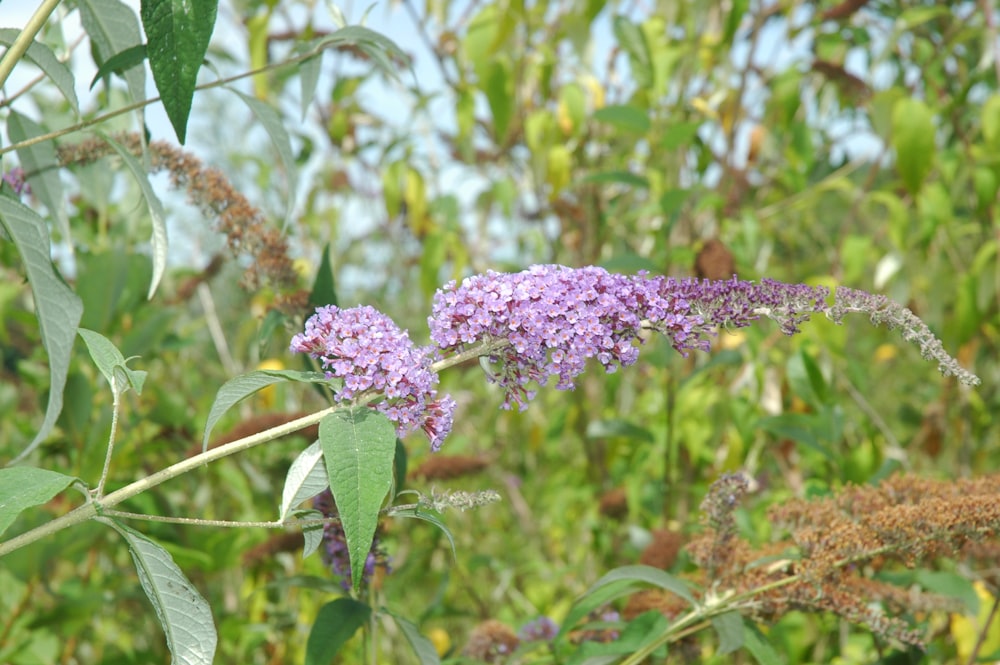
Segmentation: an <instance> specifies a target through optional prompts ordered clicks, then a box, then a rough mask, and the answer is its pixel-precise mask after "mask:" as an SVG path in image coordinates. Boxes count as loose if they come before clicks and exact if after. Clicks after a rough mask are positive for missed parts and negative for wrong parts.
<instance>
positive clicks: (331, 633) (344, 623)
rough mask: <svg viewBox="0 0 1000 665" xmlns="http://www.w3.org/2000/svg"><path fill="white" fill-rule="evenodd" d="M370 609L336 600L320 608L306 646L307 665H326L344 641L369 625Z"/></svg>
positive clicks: (331, 660) (346, 598)
mask: <svg viewBox="0 0 1000 665" xmlns="http://www.w3.org/2000/svg"><path fill="white" fill-rule="evenodd" d="M371 615H372V609H371V608H370V607H369V606H368V605H366V604H364V603H362V602H360V601H357V600H354V599H353V598H348V597H346V596H344V597H342V598H337V599H336V600H334V601H331V602H329V603H327V604H326V605H324V606H323V607H321V608H320V609H319V612H318V613H317V614H316V621H315V623H313V626H312V630H310V631H309V640H308V641H307V642H306V665H329V663H331V662H333V658H334V656H336V655H337V652H339V651H340V648H341V647H342V646H344V644H345V643H346V642H347V640H349V639H351V637H352V636H353V635H354V633H356V632H358V629H359V628H361V627H362V626H364V625H365V624H366V623H368V620H369V619H370V618H371Z"/></svg>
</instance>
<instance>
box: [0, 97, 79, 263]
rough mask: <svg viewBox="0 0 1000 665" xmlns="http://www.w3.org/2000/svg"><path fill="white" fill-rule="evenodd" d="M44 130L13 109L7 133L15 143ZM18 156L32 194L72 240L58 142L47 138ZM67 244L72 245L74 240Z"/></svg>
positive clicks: (65, 236)
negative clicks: (60, 174) (57, 152)
mask: <svg viewBox="0 0 1000 665" xmlns="http://www.w3.org/2000/svg"><path fill="white" fill-rule="evenodd" d="M44 133H45V130H43V129H42V128H41V127H40V126H39V125H37V124H36V123H35V121H33V120H31V119H30V118H28V117H26V116H23V115H21V114H20V113H18V112H17V111H13V110H12V111H11V112H10V115H8V116H7V136H8V137H9V138H10V140H11V142H13V143H18V142H19V141H23V140H25V139H29V138H34V137H36V136H41V135H42V134H44ZM17 157H18V159H20V160H21V166H22V167H23V168H24V173H25V178H26V180H27V182H28V184H29V185H31V193H32V194H33V195H34V196H36V197H37V198H38V200H39V201H41V202H42V205H44V206H45V207H46V208H47V209H48V211H49V214H50V215H52V216H53V217H55V218H56V220H58V222H59V231H60V233H62V236H63V239H64V240H69V238H70V231H69V218H68V217H67V216H66V209H65V206H64V205H63V188H62V180H60V179H59V161H58V160H57V159H56V149H55V145H54V144H53V143H52V141H44V142H42V143H36V144H34V145H29V146H27V147H24V148H18V149H17ZM67 244H70V245H72V243H67Z"/></svg>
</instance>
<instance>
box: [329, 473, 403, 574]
mask: <svg viewBox="0 0 1000 665" xmlns="http://www.w3.org/2000/svg"><path fill="white" fill-rule="evenodd" d="M313 506H314V507H315V508H316V510H318V511H320V512H321V513H323V517H337V515H338V513H337V504H336V502H334V500H333V493H332V492H330V490H329V488H328V489H326V490H323V491H322V492H320V493H319V494H318V495H316V498H315V499H313ZM320 554H321V556H322V557H323V563H325V564H326V565H327V566H329V567H330V571H331V572H332V573H333V574H334V575H336V576H337V577H339V578H340V586H341V587H343V588H344V590H345V591H346V590H348V589H350V588H351V555H350V552H349V551H348V549H347V537H346V536H345V535H344V528H343V527H342V526H341V525H340V522H330V523H329V524H324V525H323V549H322V550H321V552H320ZM377 567H381V568H382V569H383V570H384V571H385V572H386V573H390V572H392V568H391V566H390V565H389V555H388V554H386V551H385V549H384V548H383V547H382V544H381V542H380V541H379V537H378V535H376V536H375V539H374V540H373V541H372V547H371V550H369V552H368V556H367V557H366V558H365V570H364V573H363V574H362V577H361V579H362V583H363V584H367V583H368V582H369V581H371V578H372V575H374V574H375V569H376V568H377Z"/></svg>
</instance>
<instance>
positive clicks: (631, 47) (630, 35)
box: [612, 16, 653, 90]
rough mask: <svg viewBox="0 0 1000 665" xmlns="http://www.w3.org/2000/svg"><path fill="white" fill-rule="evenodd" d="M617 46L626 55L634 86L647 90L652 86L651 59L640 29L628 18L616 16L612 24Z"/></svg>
mask: <svg viewBox="0 0 1000 665" xmlns="http://www.w3.org/2000/svg"><path fill="white" fill-rule="evenodd" d="M612 29H613V31H614V33H615V39H617V40H618V46H620V47H621V49H622V50H623V51H625V52H626V53H627V54H628V61H629V66H630V67H631V68H632V77H633V78H634V79H635V82H636V85H638V86H639V87H640V88H642V89H644V90H645V89H648V88H650V87H651V86H652V85H653V58H652V56H651V55H650V52H649V43H648V42H647V41H646V35H645V34H643V32H642V28H640V27H639V26H638V25H636V24H635V23H633V22H632V21H631V20H629V19H628V17H625V16H616V17H615V18H614V20H613V23H612Z"/></svg>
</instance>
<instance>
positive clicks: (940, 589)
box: [916, 570, 980, 616]
mask: <svg viewBox="0 0 1000 665" xmlns="http://www.w3.org/2000/svg"><path fill="white" fill-rule="evenodd" d="M916 582H917V584H919V585H920V586H922V587H923V588H925V589H926V590H927V591H930V592H932V593H938V594H941V595H942V596H948V597H949V598H957V599H958V600H960V601H962V603H963V604H964V605H965V607H966V610H967V611H968V613H969V614H970V615H971V616H977V615H978V614H979V604H980V601H979V595H978V594H977V593H976V588H975V587H974V586H973V584H972V582H971V581H970V580H969V579H968V578H966V577H963V576H962V575H959V574H958V573H953V572H949V571H943V570H942V571H938V570H918V571H917V574H916Z"/></svg>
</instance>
